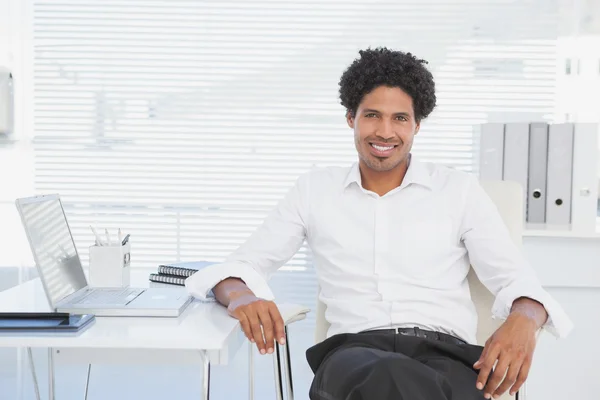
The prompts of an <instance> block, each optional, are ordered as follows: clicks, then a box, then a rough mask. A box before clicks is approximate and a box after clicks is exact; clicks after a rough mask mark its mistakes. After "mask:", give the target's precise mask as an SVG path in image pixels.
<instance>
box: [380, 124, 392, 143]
mask: <svg viewBox="0 0 600 400" xmlns="http://www.w3.org/2000/svg"><path fill="white" fill-rule="evenodd" d="M377 136H379V137H380V138H382V139H385V140H388V139H392V138H393V137H394V136H395V133H394V127H393V125H392V123H391V122H389V121H383V122H382V123H381V125H380V126H379V129H378V132H377Z"/></svg>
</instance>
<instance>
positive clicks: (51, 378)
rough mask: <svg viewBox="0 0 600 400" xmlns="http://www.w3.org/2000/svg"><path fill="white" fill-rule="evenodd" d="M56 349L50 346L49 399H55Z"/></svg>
mask: <svg viewBox="0 0 600 400" xmlns="http://www.w3.org/2000/svg"><path fill="white" fill-rule="evenodd" d="M54 399H55V393H54V349H53V348H52V347H49V348H48V400H54Z"/></svg>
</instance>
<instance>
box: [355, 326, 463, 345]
mask: <svg viewBox="0 0 600 400" xmlns="http://www.w3.org/2000/svg"><path fill="white" fill-rule="evenodd" d="M360 333H387V334H392V333H393V334H400V335H407V336H416V337H421V338H425V339H432V340H439V341H442V342H446V343H451V344H467V342H465V341H464V340H462V339H459V338H457V337H454V336H452V335H448V334H447V333H442V332H435V331H428V330H424V329H420V328H418V327H414V328H395V329H374V330H370V331H362V332H360Z"/></svg>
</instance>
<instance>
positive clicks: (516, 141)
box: [503, 122, 529, 222]
mask: <svg viewBox="0 0 600 400" xmlns="http://www.w3.org/2000/svg"><path fill="white" fill-rule="evenodd" d="M503 165H504V172H503V177H504V180H505V181H513V182H517V183H518V184H520V185H521V187H522V188H523V216H525V215H527V189H528V179H527V176H528V174H529V123H527V122H523V123H518V122H514V123H507V124H506V125H505V127H504V162H503ZM523 222H525V221H523Z"/></svg>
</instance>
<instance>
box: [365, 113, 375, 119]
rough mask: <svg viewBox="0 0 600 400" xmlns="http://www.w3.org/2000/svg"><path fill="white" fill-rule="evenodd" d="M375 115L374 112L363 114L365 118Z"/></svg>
mask: <svg viewBox="0 0 600 400" xmlns="http://www.w3.org/2000/svg"><path fill="white" fill-rule="evenodd" d="M374 116H375V113H368V114H367V115H365V117H367V118H373V117H374Z"/></svg>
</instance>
